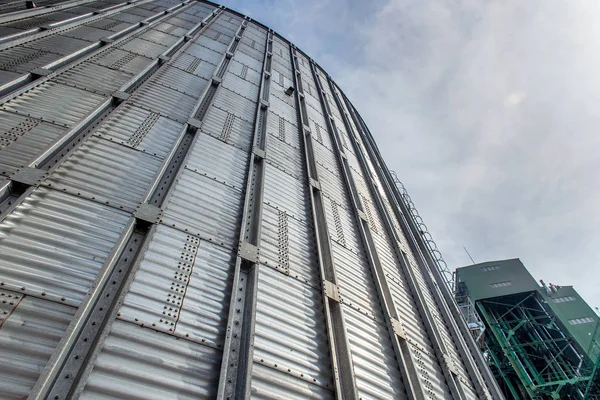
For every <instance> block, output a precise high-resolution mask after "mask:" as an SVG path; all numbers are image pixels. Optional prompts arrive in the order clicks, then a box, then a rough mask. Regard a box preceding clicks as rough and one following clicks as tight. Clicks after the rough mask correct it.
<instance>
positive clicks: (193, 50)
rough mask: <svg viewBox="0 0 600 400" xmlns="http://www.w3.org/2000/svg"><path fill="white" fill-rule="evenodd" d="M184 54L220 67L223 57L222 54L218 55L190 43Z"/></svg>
mask: <svg viewBox="0 0 600 400" xmlns="http://www.w3.org/2000/svg"><path fill="white" fill-rule="evenodd" d="M184 52H185V53H187V54H189V55H192V56H194V57H197V58H199V59H201V60H204V61H206V62H209V63H211V64H214V65H218V64H219V61H221V58H222V57H223V55H222V54H221V53H217V52H216V51H212V50H210V49H209V48H207V47H204V46H200V45H199V44H196V43H190V45H189V46H188V47H186V48H185V50H184Z"/></svg>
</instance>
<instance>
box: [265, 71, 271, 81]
mask: <svg viewBox="0 0 600 400" xmlns="http://www.w3.org/2000/svg"><path fill="white" fill-rule="evenodd" d="M265 78H266V79H271V72H269V71H265Z"/></svg>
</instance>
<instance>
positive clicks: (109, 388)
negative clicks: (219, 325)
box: [81, 320, 221, 400]
mask: <svg viewBox="0 0 600 400" xmlns="http://www.w3.org/2000/svg"><path fill="white" fill-rule="evenodd" d="M220 364H221V352H220V351H219V350H216V349H213V348H210V347H207V346H203V345H201V344H198V343H194V342H191V341H188V340H178V339H177V338H175V337H173V336H170V335H166V334H164V333H161V332H155V331H153V330H151V329H148V328H142V327H139V326H136V325H133V324H130V323H127V322H124V321H120V320H117V321H115V323H114V324H113V326H112V330H111V332H110V334H109V336H108V338H107V340H106V343H105V344H104V347H103V348H102V352H101V353H100V356H99V357H98V360H97V361H96V364H95V366H94V369H93V371H92V374H91V375H90V377H89V379H88V381H87V385H86V386H85V389H84V391H83V393H82V395H81V398H82V399H115V398H120V399H140V400H142V399H143V400H147V399H157V400H162V399H180V400H183V399H212V398H215V396H216V392H217V385H218V379H219V366H220Z"/></svg>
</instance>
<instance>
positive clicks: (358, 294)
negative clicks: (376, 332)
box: [331, 242, 384, 324]
mask: <svg viewBox="0 0 600 400" xmlns="http://www.w3.org/2000/svg"><path fill="white" fill-rule="evenodd" d="M331 251H332V254H333V262H334V263H335V266H336V272H337V278H338V286H339V288H340V297H341V298H342V299H343V303H344V304H346V305H348V306H349V307H351V308H353V309H356V310H357V311H359V312H360V313H361V314H364V315H366V316H367V317H369V318H371V319H375V320H377V321H379V322H380V323H382V324H383V323H384V318H383V311H382V309H381V305H380V304H379V301H378V297H377V291H376V289H375V283H374V281H373V274H371V271H370V269H369V266H368V265H367V261H366V259H365V256H364V254H360V253H355V252H352V251H350V250H348V249H346V248H345V247H343V246H341V245H339V244H338V243H337V242H332V243H331Z"/></svg>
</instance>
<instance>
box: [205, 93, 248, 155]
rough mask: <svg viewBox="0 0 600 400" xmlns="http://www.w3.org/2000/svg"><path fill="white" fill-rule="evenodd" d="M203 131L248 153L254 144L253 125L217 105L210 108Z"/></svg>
mask: <svg viewBox="0 0 600 400" xmlns="http://www.w3.org/2000/svg"><path fill="white" fill-rule="evenodd" d="M236 96H237V95H236ZM238 97H239V96H238ZM201 129H202V132H204V133H207V134H209V135H211V136H213V137H216V138H218V139H220V140H222V141H224V142H225V143H228V144H231V145H233V146H235V147H238V148H241V149H243V150H246V151H248V150H249V148H250V145H251V143H252V132H253V127H252V123H250V122H249V121H246V120H244V119H242V118H240V117H238V116H237V115H235V114H233V113H230V112H228V111H227V109H221V108H220V107H218V106H217V105H213V106H212V107H210V108H209V110H208V112H207V113H206V116H205V117H204V119H203V120H202V128H201Z"/></svg>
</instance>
